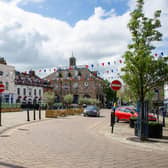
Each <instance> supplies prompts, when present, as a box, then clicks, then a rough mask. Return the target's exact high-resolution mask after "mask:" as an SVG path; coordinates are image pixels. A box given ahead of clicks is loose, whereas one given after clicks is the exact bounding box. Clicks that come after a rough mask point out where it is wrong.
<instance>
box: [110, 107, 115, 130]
mask: <svg viewBox="0 0 168 168" xmlns="http://www.w3.org/2000/svg"><path fill="white" fill-rule="evenodd" d="M114 124H115V109H114V111H112V112H111V123H110V125H111V133H113V130H114Z"/></svg>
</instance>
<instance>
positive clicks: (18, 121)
mask: <svg viewBox="0 0 168 168" xmlns="http://www.w3.org/2000/svg"><path fill="white" fill-rule="evenodd" d="M35 113H36V115H35V119H36V120H34V115H33V111H32V110H31V111H30V112H29V117H30V118H29V119H30V121H29V122H28V121H27V111H20V112H3V113H1V126H0V134H2V133H3V132H5V131H7V130H9V129H12V128H15V127H18V126H21V125H24V124H30V123H32V122H38V121H40V120H39V111H36V112H35ZM46 119H47V118H45V111H44V110H42V111H41V121H43V120H46Z"/></svg>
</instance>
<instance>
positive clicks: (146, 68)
mask: <svg viewBox="0 0 168 168" xmlns="http://www.w3.org/2000/svg"><path fill="white" fill-rule="evenodd" d="M143 5H144V1H143V0H137V7H136V9H135V10H134V11H133V12H132V13H131V19H130V21H129V23H128V27H129V29H130V31H131V35H132V42H131V44H129V45H128V51H126V52H125V54H124V58H125V67H124V68H123V71H124V72H125V74H124V75H123V77H122V78H123V80H124V82H125V83H126V84H127V85H128V87H129V89H130V90H131V91H132V92H133V93H134V94H135V97H136V98H137V100H139V101H140V103H141V110H140V115H139V117H140V121H141V124H140V129H139V131H140V139H141V140H143V139H144V138H145V136H146V135H145V123H144V122H143V121H144V119H145V115H144V101H145V99H146V96H147V95H148V93H149V92H150V91H151V90H153V89H154V88H155V87H156V86H161V85H163V83H164V82H165V81H167V80H168V75H167V74H168V64H167V60H168V58H167V57H163V58H159V59H157V60H156V59H155V58H154V57H153V56H152V50H153V49H155V47H154V45H153V44H154V43H153V42H156V41H161V37H162V34H161V33H160V32H159V31H158V28H159V27H161V23H160V20H159V17H160V14H161V11H160V10H157V11H155V13H154V17H153V18H147V17H146V16H145V15H144V13H143Z"/></svg>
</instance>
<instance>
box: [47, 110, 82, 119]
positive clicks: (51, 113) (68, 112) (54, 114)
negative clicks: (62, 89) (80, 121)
mask: <svg viewBox="0 0 168 168" xmlns="http://www.w3.org/2000/svg"><path fill="white" fill-rule="evenodd" d="M82 112H83V109H64V110H46V112H45V116H46V117H48V118H57V117H59V116H67V115H75V114H81V113H82Z"/></svg>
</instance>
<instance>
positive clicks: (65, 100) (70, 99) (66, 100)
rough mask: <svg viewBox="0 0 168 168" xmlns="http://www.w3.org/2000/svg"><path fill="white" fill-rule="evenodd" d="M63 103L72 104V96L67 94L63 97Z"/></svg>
mask: <svg viewBox="0 0 168 168" xmlns="http://www.w3.org/2000/svg"><path fill="white" fill-rule="evenodd" d="M64 102H65V104H68V105H69V104H72V102H73V95H71V94H68V95H65V96H64Z"/></svg>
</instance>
